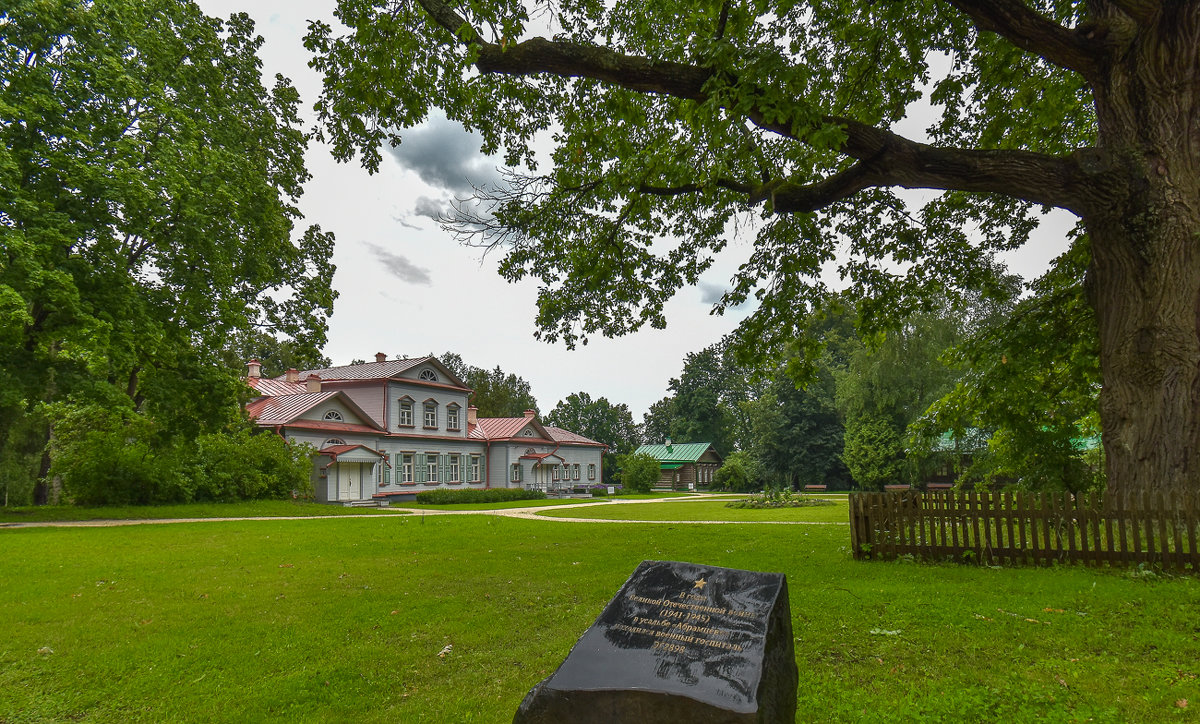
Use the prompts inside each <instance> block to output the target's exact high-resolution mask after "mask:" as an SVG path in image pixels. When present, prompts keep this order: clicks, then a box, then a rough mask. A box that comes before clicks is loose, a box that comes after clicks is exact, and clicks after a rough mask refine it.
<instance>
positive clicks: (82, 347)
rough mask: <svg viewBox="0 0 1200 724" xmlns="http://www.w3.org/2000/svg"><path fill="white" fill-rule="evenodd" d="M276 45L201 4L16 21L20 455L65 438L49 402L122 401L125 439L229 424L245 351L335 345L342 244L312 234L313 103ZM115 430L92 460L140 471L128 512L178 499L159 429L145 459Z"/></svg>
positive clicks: (8, 113)
mask: <svg viewBox="0 0 1200 724" xmlns="http://www.w3.org/2000/svg"><path fill="white" fill-rule="evenodd" d="M261 42H262V41H261V39H260V38H258V37H257V36H255V35H254V32H253V24H252V22H251V21H250V19H249V17H248V16H246V15H244V14H241V15H235V16H233V17H231V18H230V19H229V20H228V21H225V22H222V21H220V20H216V19H213V18H209V17H206V16H204V15H203V14H202V13H201V12H200V10H199V9H198V8H197V6H196V5H195V4H194V3H192V2H187V1H185V0H149V1H148V2H141V1H140V0H139V1H136V2H135V1H133V0H97V1H95V2H89V1H85V0H46V1H38V2H32V1H29V0H21V1H19V2H17V3H16V4H15V5H13V4H11V3H10V4H9V7H6V8H5V10H4V11H3V12H2V13H0V78H3V79H4V80H3V99H2V101H0V322H2V324H0V390H3V392H0V450H3V451H5V452H4V453H3V455H4V456H7V455H9V453H8V452H7V451H8V450H11V449H22V448H25V447H26V446H25V445H24V440H25V438H26V437H27V436H28V434H29V430H28V428H29V426H30V425H33V424H35V423H36V424H38V425H40V426H41V446H44V445H45V443H46V442H47V441H48V440H49V439H50V436H51V433H50V430H49V428H48V427H47V426H46V424H47V420H46V418H45V417H44V416H42V413H41V412H39V410H40V408H41V406H44V405H47V404H53V405H59V404H61V403H63V402H66V401H70V404H78V405H81V408H80V409H81V411H82V410H89V411H91V413H96V411H97V409H98V408H97V407H95V406H97V405H98V406H100V407H104V406H109V405H112V404H116V403H115V397H116V396H117V395H124V396H125V397H126V398H127V401H128V403H127V404H128V407H122V408H121V409H122V412H121V413H120V415H121V416H123V418H122V419H123V422H122V423H121V424H122V425H124V424H128V425H131V426H133V427H139V428H140V427H146V428H147V429H160V428H162V429H171V430H173V431H175V432H178V433H180V434H186V435H197V434H200V432H201V431H209V432H215V431H217V430H220V429H221V428H222V427H223V426H225V425H227V424H228V423H229V421H230V420H231V419H232V418H235V417H236V415H237V406H238V404H239V402H240V398H241V397H242V395H243V394H244V388H243V387H242V386H240V385H239V384H238V383H237V382H236V378H237V375H238V374H239V373H240V371H241V361H239V362H238V364H237V365H236V367H232V368H224V367H223V364H222V363H223V360H222V358H221V354H220V350H222V349H224V348H225V347H226V345H227V343H228V341H229V340H230V339H231V338H233V337H235V336H236V335H238V334H245V333H248V331H249V330H251V329H253V328H256V329H262V330H269V331H270V333H271V334H272V335H274V336H275V337H277V338H279V339H284V340H288V343H289V344H292V345H294V346H295V348H296V349H297V350H298V351H303V353H308V352H310V351H315V350H316V349H318V348H319V347H320V346H321V345H322V344H323V343H324V341H325V322H326V318H327V316H328V314H329V313H330V310H331V308H332V304H333V299H334V297H335V293H334V292H333V290H332V289H331V288H330V280H331V277H332V274H333V267H332V265H331V264H330V258H331V256H332V246H333V237H332V235H330V234H328V233H325V232H323V231H321V230H320V229H319V228H317V227H310V228H308V229H307V230H305V231H303V232H301V231H299V230H298V229H296V228H295V227H296V224H297V222H298V220H299V219H300V214H299V211H298V209H297V207H296V203H297V200H298V198H299V196H300V194H301V192H302V188H301V186H302V184H303V182H304V181H306V180H307V179H308V173H307V171H306V170H305V168H304V163H303V154H304V149H305V146H306V137H305V133H304V132H303V130H302V129H301V127H300V119H299V116H298V113H297V106H298V103H299V96H298V94H297V92H296V90H295V89H294V88H293V87H292V86H291V84H290V83H289V82H288V81H287V80H286V79H284V78H282V77H277V78H275V79H274V81H273V84H272V85H271V87H270V88H268V87H264V85H263V79H262V78H261V71H260V62H259V60H258V57H257V52H258V49H259V47H260V45H261ZM217 89H219V91H218V90H217ZM127 410H132V414H137V415H148V416H150V417H152V418H154V419H153V420H147V421H143V422H140V423H139V422H136V421H135V420H134V419H133V418H132V417H130V416H129V415H127V414H126V411H127ZM89 414H90V413H89ZM38 420H40V422H37V421H38ZM96 423H97V431H96V433H95V436H94V439H93V440H92V441H91V443H89V444H88V445H86V446H85V447H86V449H87V450H89V451H90V452H92V453H95V454H98V455H103V456H106V457H102V458H100V459H97V460H95V461H93V462H92V468H91V473H89V475H92V474H94V475H101V476H104V475H105V472H104V471H105V470H108V469H113V468H116V467H119V468H121V469H125V470H128V471H130V474H131V475H133V476H134V478H135V479H130V480H127V481H125V482H123V483H122V482H121V481H118V480H111V481H110V482H111V483H112V484H113V485H116V486H118V488H119V489H120V490H121V491H122V492H119V493H117V495H118V497H119V498H121V499H125V498H128V499H130V500H141V499H153V498H155V496H157V495H159V493H157V492H154V491H156V490H158V491H168V490H172V489H173V488H174V487H175V486H176V485H177V482H176V481H174V480H169V479H167V477H164V476H162V475H160V474H159V471H160V470H161V469H165V468H169V467H171V465H170V463H169V461H168V458H170V457H171V455H172V453H171V452H170V451H169V450H166V449H162V450H160V449H157V448H156V447H154V446H155V445H156V444H157V443H156V442H155V441H153V440H151V439H150V438H145V437H144V436H141V435H140V434H139V435H135V438H137V439H139V440H142V439H144V440H145V442H144V444H145V445H147V446H149V447H147V448H146V449H143V450H135V449H132V448H127V447H125V446H122V445H120V444H119V441H120V439H121V438H120V434H119V433H118V432H117V431H118V428H120V427H121V425H118V424H115V423H113V420H112V418H111V417H102V416H97V420H96ZM176 425H178V429H177V430H175V426H176ZM101 431H105V432H101ZM105 434H107V435H112V436H113V437H111V438H109V439H108V440H106V441H102V440H101V439H100V436H101V435H105ZM80 440H82V438H80ZM72 444H83V443H82V442H79V440H77V441H76V442H73V443H72ZM51 449H52V450H53V449H55V448H51ZM80 449H83V448H80ZM22 454H24V453H22ZM18 462H19V461H15V460H13V459H9V460H7V461H4V462H0V468H4V469H5V470H13V469H15V468H17V467H22V466H21V465H19V464H18ZM81 464H84V461H78V460H75V461H64V465H81ZM46 472H47V465H45V464H42V465H39V466H38V469H37V470H36V471H33V473H34V474H36V475H38V476H43V475H45V473H46ZM106 479H107V478H106ZM77 483H78V484H83V481H82V479H79V480H77ZM88 485H89V486H90V487H91V488H95V487H96V486H98V485H99V483H88ZM42 492H43V495H44V490H43V491H42ZM171 495H173V494H171Z"/></svg>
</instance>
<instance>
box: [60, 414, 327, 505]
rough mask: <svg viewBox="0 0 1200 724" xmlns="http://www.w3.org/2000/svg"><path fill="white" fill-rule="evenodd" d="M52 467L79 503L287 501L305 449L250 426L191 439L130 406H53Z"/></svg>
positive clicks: (307, 459)
mask: <svg viewBox="0 0 1200 724" xmlns="http://www.w3.org/2000/svg"><path fill="white" fill-rule="evenodd" d="M51 452H52V453H53V460H54V463H53V465H52V467H51V468H50V473H51V474H52V475H54V476H56V477H57V478H58V479H59V480H61V483H62V487H63V496H64V498H65V499H66V500H68V501H70V502H73V503H76V504H79V505H130V504H136V505H148V504H154V503H186V502H192V501H198V502H205V501H212V502H231V501H235V500H251V499H257V498H285V497H289V496H290V495H291V494H292V493H293V492H294V491H305V490H307V489H308V488H309V486H310V482H309V475H310V473H311V470H312V463H311V454H312V452H313V451H312V450H311V448H310V447H309V446H305V445H298V446H292V445H288V444H287V443H286V442H285V441H284V440H283V439H282V438H280V437H279V436H278V435H273V434H271V433H269V432H266V431H257V430H254V429H252V428H251V427H250V426H249V425H248V424H246V423H242V425H240V426H238V427H235V428H233V429H230V430H223V431H220V432H215V433H207V434H202V435H199V436H198V437H196V438H194V439H193V438H189V437H184V436H171V435H169V434H168V433H167V431H165V430H164V429H163V428H162V427H160V426H157V425H156V424H155V422H154V420H153V418H150V417H149V416H146V415H142V414H138V413H137V412H135V411H134V410H133V409H132V408H131V407H130V406H129V405H128V404H126V405H124V406H114V407H108V408H105V407H100V406H96V405H79V404H69V403H64V404H60V405H58V406H56V407H55V415H54V440H53V443H52V448H51Z"/></svg>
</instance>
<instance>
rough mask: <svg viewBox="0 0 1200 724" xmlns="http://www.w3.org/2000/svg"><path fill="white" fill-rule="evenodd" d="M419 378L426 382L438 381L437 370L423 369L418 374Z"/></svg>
mask: <svg viewBox="0 0 1200 724" xmlns="http://www.w3.org/2000/svg"><path fill="white" fill-rule="evenodd" d="M417 379H419V380H422V381H424V382H438V375H437V372H434V371H433V370H430V369H424V370H421V374H419V375H417Z"/></svg>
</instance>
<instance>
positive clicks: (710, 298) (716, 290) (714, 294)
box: [696, 282, 753, 309]
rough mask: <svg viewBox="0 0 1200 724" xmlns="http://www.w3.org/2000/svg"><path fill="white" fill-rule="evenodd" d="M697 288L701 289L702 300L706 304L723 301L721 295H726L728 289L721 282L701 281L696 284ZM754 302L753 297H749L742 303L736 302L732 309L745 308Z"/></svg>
mask: <svg viewBox="0 0 1200 724" xmlns="http://www.w3.org/2000/svg"><path fill="white" fill-rule="evenodd" d="M696 288H697V289H699V290H700V301H701V302H703V303H704V304H716V303H717V302H719V301H721V297H722V296H724V294H725V291H726V289H725V287H723V286H721V285H720V284H713V283H712V282H700V283H699V284H697V285H696ZM752 302H753V298H751V299H747V300H746V301H744V302H742V303H741V304H735V305H734V306H732V307H730V309H744V308H746V307H747V306H749V305H750V304H751V303H752Z"/></svg>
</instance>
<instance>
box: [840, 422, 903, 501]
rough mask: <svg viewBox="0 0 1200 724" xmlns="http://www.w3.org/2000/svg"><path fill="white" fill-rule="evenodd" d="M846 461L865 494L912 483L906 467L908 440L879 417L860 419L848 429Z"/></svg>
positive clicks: (894, 427)
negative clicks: (884, 487)
mask: <svg viewBox="0 0 1200 724" xmlns="http://www.w3.org/2000/svg"><path fill="white" fill-rule="evenodd" d="M842 460H843V461H844V462H845V463H846V467H847V468H848V469H849V470H850V474H851V475H852V476H853V477H854V481H855V482H856V483H858V485H859V487H860V488H862V489H864V490H883V486H884V485H889V484H892V483H900V482H908V476H907V475H906V474H905V473H906V470H905V467H904V438H903V436H902V435H901V434H900V431H899V430H897V429H896V426H895V424H894V423H893V422H892V421H890V420H887V419H883V418H879V417H859V418H857V419H855V420H853V421H851V422H850V423H849V424H847V426H846V444H845V448H844V451H843V452H842Z"/></svg>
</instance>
